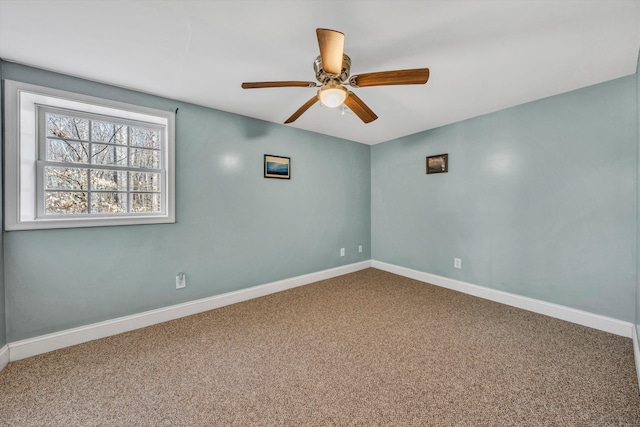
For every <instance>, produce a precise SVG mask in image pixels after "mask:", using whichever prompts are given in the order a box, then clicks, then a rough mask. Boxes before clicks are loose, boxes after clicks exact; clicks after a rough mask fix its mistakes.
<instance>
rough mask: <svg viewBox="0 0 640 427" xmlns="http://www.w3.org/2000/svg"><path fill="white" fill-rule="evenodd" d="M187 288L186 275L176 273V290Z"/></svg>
mask: <svg viewBox="0 0 640 427" xmlns="http://www.w3.org/2000/svg"><path fill="white" fill-rule="evenodd" d="M186 287H187V275H186V274H184V273H178V275H177V276H176V289H182V288H186Z"/></svg>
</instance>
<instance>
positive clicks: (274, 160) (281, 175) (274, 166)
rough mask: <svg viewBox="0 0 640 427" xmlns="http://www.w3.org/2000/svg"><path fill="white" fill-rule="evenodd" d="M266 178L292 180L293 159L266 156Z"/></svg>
mask: <svg viewBox="0 0 640 427" xmlns="http://www.w3.org/2000/svg"><path fill="white" fill-rule="evenodd" d="M264 177H265V178H278V179H290V178H291V158H289V157H281V156H272V155H271V154H265V155H264Z"/></svg>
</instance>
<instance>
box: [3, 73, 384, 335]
mask: <svg viewBox="0 0 640 427" xmlns="http://www.w3.org/2000/svg"><path fill="white" fill-rule="evenodd" d="M2 67H3V68H2V77H3V78H5V79H11V80H18V81H23V82H27V83H34V84H40V85H44V86H49V87H53V88H58V89H64V90H69V91H74V92H79V93H84V94H88V95H93V96H100V97H104V98H109V99H115V100H118V101H125V102H130V103H134V104H139V105H143V106H148V107H153V108H158V109H164V110H175V109H176V108H179V111H178V115H177V117H176V123H177V125H176V128H177V133H176V171H177V173H176V216H177V223H176V224H168V225H167V224H164V225H146V226H126V227H100V228H84V229H67V230H42V231H13V232H7V233H6V235H5V245H6V246H5V249H6V252H5V260H6V262H5V265H6V271H5V278H6V281H5V285H6V307H7V310H6V311H7V319H8V324H7V338H8V341H9V342H13V341H17V340H21V339H25V338H30V337H34V336H38V335H42V334H46V333H50V332H55V331H60V330H64V329H68V328H73V327H77V326H80V325H85V324H90V323H93V322H98V321H102V320H106V319H112V318H115V317H119V316H124V315H129V314H132V313H138V312H142V311H145V310H149V309H154V308H158V307H163V306H168V305H172V304H176V303H181V302H184V301H189V300H194V299H197V298H203V297H207V296H211V295H216V294H221V293H224V292H229V291H233V290H237V289H242V288H247V287H250V286H254V285H259V284H263V283H269V282H272V281H276V280H280V279H285V278H290V277H295V276H298V275H302V274H306V273H311V272H316V271H321V270H324V269H328V268H333V267H337V266H340V265H345V264H350V263H354V262H359V261H363V260H368V259H370V258H371V253H370V230H371V224H370V206H371V199H370V196H371V193H370V191H371V183H370V147H369V146H367V145H363V144H358V143H354V142H349V141H345V140H340V139H335V138H330V137H326V136H322V135H319V134H314V133H309V132H304V131H300V130H297V129H294V128H291V127H287V126H283V125H274V124H269V123H266V122H262V121H258V120H254V119H249V118H246V117H241V116H238V115H234V114H229V113H224V112H220V111H216V110H212V109H207V108H203V107H199V106H195V105H190V104H186V103H181V102H176V101H172V100H168V99H163V98H159V97H154V96H149V95H145V94H140V93H136V92H132V91H129V90H124V89H118V88H113V87H109V86H106V85H102V84H98V83H94V82H89V81H83V80H79V79H75V78H71V77H68V76H63V75H58V74H54V73H50V72H46V71H42V70H37V69H33V68H28V67H24V66H20V65H16V64H12V63H6V62H5V63H3V64H2ZM211 96H215V94H211ZM264 154H273V155H281V156H287V157H291V161H292V165H291V174H292V177H291V180H276V179H265V178H263V155H264ZM359 244H362V245H363V246H364V251H363V252H362V253H358V252H357V247H358V245H359ZM341 247H344V248H346V256H345V257H340V254H339V249H340V248H341ZM178 272H185V273H186V274H187V287H186V288H185V289H182V290H176V289H175V276H176V274H177V273H178Z"/></svg>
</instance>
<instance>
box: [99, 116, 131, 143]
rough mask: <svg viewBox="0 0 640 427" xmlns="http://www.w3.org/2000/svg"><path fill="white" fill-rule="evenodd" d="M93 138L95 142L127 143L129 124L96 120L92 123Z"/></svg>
mask: <svg viewBox="0 0 640 427" xmlns="http://www.w3.org/2000/svg"><path fill="white" fill-rule="evenodd" d="M91 140H92V141H95V142H108V143H109V144H121V145H122V144H124V145H126V144H127V126H125V125H120V124H115V123H107V122H98V121H95V120H94V121H93V122H92V123H91Z"/></svg>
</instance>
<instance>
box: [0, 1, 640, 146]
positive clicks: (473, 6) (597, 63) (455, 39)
mask: <svg viewBox="0 0 640 427" xmlns="http://www.w3.org/2000/svg"><path fill="white" fill-rule="evenodd" d="M318 27H322V28H330V29H335V30H339V31H341V32H343V33H345V53H346V54H348V55H349V56H350V57H351V61H352V66H351V74H362V73H368V72H374V71H387V70H398V69H406V68H421V67H429V68H430V71H431V77H430V79H429V82H428V83H427V84H426V85H412V86H381V87H367V88H360V89H352V90H353V91H354V92H356V93H357V95H358V96H359V97H360V98H361V99H362V100H363V101H364V102H366V103H367V105H369V107H370V108H371V109H372V110H373V111H374V112H375V113H376V114H377V115H378V116H379V119H378V120H376V121H374V122H372V123H370V124H364V123H362V122H361V121H360V120H359V119H358V117H357V116H356V115H354V114H353V113H351V112H349V111H347V112H346V113H345V114H344V115H342V114H341V113H342V111H341V110H340V109H329V108H326V107H320V106H319V104H316V105H315V106H313V107H312V108H310V109H309V110H308V111H307V112H306V113H305V114H303V115H302V117H300V118H299V119H298V120H297V121H296V122H294V123H293V124H292V125H287V126H294V127H297V128H300V129H305V130H309V131H313V132H318V133H322V134H326V135H332V136H336V137H341V138H345V139H349V140H353V141H358V142H362V143H366V144H376V143H379V142H384V141H388V140H391V139H394V138H398V137H401V136H404V135H409V134H413V133H416V132H420V131H423V130H427V129H431V128H435V127H438V126H442V125H446V124H449V123H453V122H457V121H460V120H464V119H467V118H470V117H474V116H478V115H481V114H486V113H489V112H492V111H496V110H500V109H503V108H506V107H510V106H513V105H518V104H522V103H525V102H528V101H532V100H535V99H540V98H544V97H547V96H551V95H555V94H559V93H562V92H567V91H570V90H574V89H577V88H581V87H585V86H589V85H593V84H596V83H600V82H603V81H606V80H611V79H615V78H618V77H623V76H626V75H630V74H633V73H635V72H636V65H637V59H638V51H639V49H640V1H638V0H622V1H618V0H595V1H592V0H579V1H569V0H556V1H551V0H540V1H533V0H511V1H508V0H501V1H490V0H466V1H465V0H446V1H445V0H433V1H418V0H414V1H402V0H395V1H390V0H389V1H373V0H371V1H364V0H341V1H330V0H324V1H309V0H306V1H304V0H295V1H283V0H274V1H265V0H255V1H242V0H234V1H217V0H210V1H204V0H199V1H198V0H128V1H125V0H123V1H119V0H0V58H2V59H5V60H9V61H15V62H19V63H23V64H27V65H33V66H37V67H41V68H45V69H49V70H53V71H58V72H62V73H65V74H69V75H74V76H79V77H84V78H87V79H91V80H94V81H100V82H105V83H110V84H113V85H117V86H122V87H126V88H131V89H135V90H139V91H143V92H148V93H152V94H156V95H161V96H165V97H168V98H172V99H176V100H181V101H187V102H191V103H195V104H199V105H204V106H208V107H212V108H216V109H219V110H224V111H229V112H233V113H237V114H242V115H245V116H249V117H255V118H258V119H262V120H267V121H270V122H274V123H282V122H284V120H285V119H287V118H288V117H289V116H290V115H291V114H293V112H294V111H296V110H297V109H298V108H299V107H300V106H301V105H302V104H303V103H304V102H306V101H307V100H308V99H309V98H311V97H312V96H313V95H314V93H315V89H310V88H269V89H253V90H243V89H241V88H240V84H241V83H242V82H243V81H270V80H305V81H313V80H315V77H314V76H315V75H314V71H313V61H314V59H315V58H316V56H317V55H318V43H317V39H316V34H315V29H316V28H318Z"/></svg>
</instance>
